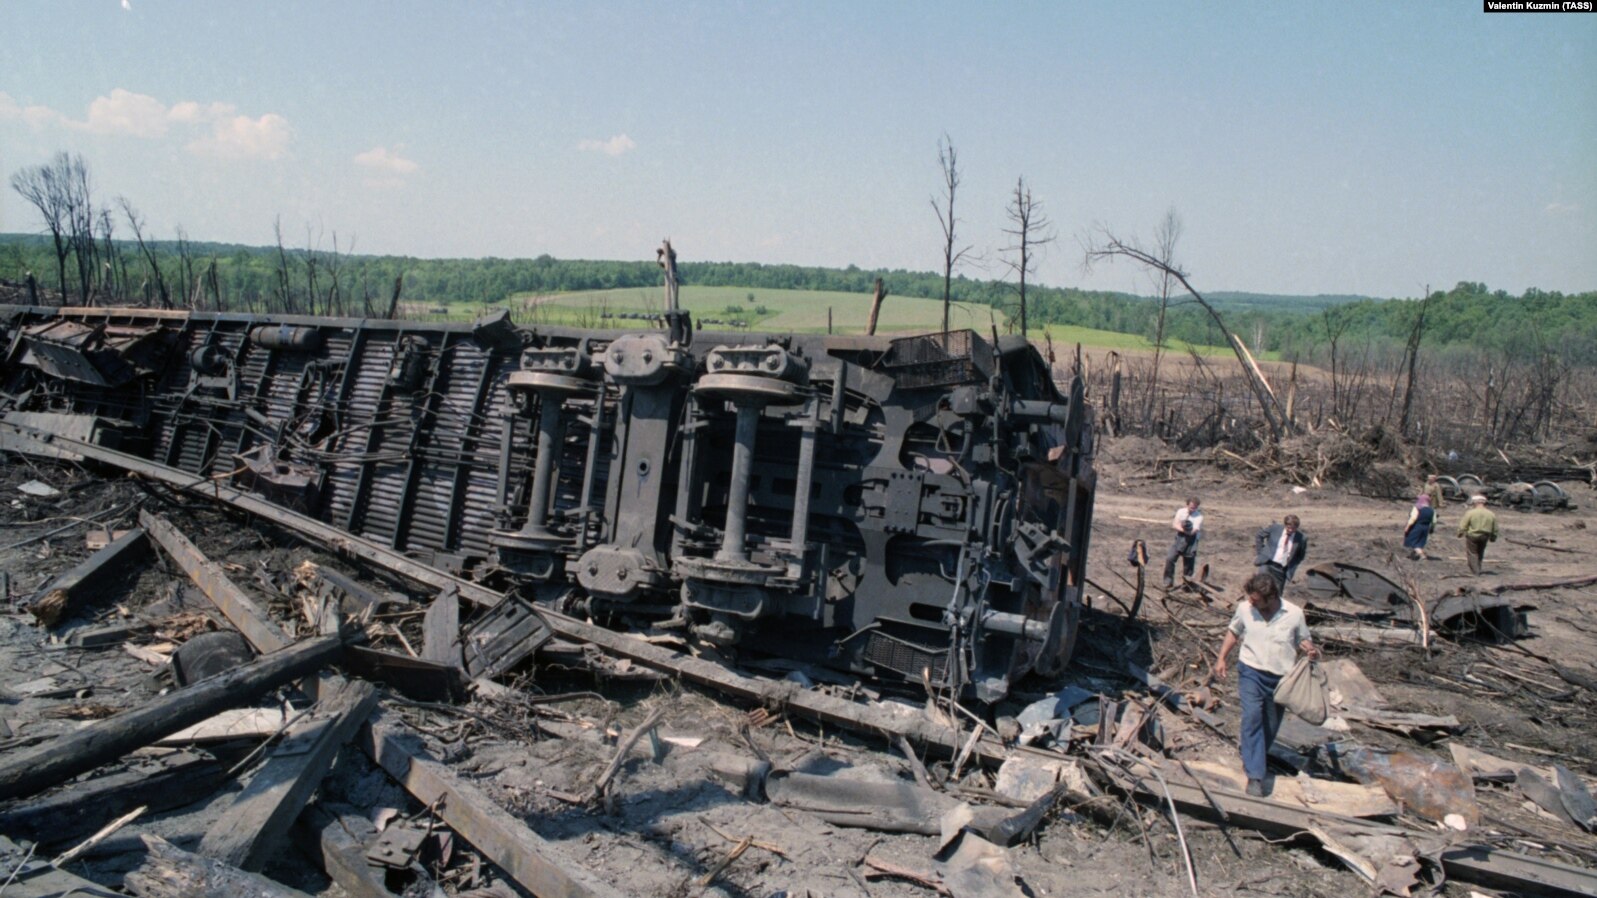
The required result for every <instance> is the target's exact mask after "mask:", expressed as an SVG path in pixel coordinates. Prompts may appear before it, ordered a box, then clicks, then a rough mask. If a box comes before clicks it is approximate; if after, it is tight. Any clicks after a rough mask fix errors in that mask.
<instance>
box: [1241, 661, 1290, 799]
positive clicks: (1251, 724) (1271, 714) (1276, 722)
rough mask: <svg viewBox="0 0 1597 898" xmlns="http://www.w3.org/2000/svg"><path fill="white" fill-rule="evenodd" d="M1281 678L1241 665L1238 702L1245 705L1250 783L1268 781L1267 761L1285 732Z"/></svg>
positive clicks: (1243, 743) (1245, 757)
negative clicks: (1278, 698) (1278, 690)
mask: <svg viewBox="0 0 1597 898" xmlns="http://www.w3.org/2000/svg"><path fill="white" fill-rule="evenodd" d="M1280 682H1281V678H1280V677H1278V676H1276V675H1275V674H1272V673H1266V672H1264V671H1262V670H1254V669H1253V668H1251V667H1249V666H1247V665H1246V664H1243V663H1242V662H1240V661H1239V662H1237V701H1239V702H1240V703H1241V704H1242V737H1241V739H1239V740H1238V741H1239V742H1240V743H1241V748H1242V769H1243V771H1245V772H1246V773H1247V775H1248V779H1250V780H1262V779H1264V773H1265V769H1266V762H1265V759H1266V758H1268V757H1269V756H1270V746H1271V745H1272V744H1274V743H1275V734H1276V731H1277V730H1279V729H1281V706H1280V705H1278V704H1276V703H1275V687H1276V685H1277V684H1279V683H1280Z"/></svg>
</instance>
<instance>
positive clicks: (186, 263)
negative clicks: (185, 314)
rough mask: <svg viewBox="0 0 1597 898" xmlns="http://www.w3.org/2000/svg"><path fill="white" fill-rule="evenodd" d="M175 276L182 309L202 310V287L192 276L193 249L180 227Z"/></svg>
mask: <svg viewBox="0 0 1597 898" xmlns="http://www.w3.org/2000/svg"><path fill="white" fill-rule="evenodd" d="M177 276H178V285H179V287H180V288H181V289H180V290H179V293H180V295H181V296H182V297H183V307H184V308H188V309H203V308H204V304H203V302H202V301H201V297H200V293H201V289H202V287H203V285H202V284H201V283H200V282H199V280H198V279H197V278H195V276H194V248H193V247H192V246H190V245H189V235H188V233H187V232H185V231H184V230H183V226H182V225H178V227H177ZM216 311H221V310H220V309H217V310H216Z"/></svg>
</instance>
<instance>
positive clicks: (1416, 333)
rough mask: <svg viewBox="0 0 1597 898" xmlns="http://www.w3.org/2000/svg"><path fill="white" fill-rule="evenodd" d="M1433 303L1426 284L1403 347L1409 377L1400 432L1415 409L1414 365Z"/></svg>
mask: <svg viewBox="0 0 1597 898" xmlns="http://www.w3.org/2000/svg"><path fill="white" fill-rule="evenodd" d="M1430 304H1431V285H1430V284H1426V285H1425V298H1424V299H1422V300H1420V305H1419V308H1418V309H1417V310H1415V312H1414V326H1413V327H1412V328H1410V329H1409V332H1408V344H1407V345H1406V346H1405V347H1404V348H1403V353H1404V362H1405V363H1406V367H1407V368H1408V377H1407V379H1406V381H1405V383H1404V385H1403V412H1402V414H1401V415H1399V416H1398V424H1397V426H1398V432H1400V433H1403V434H1405V435H1406V434H1407V433H1408V430H1409V422H1410V420H1411V415H1412V413H1413V410H1414V365H1415V363H1416V361H1417V360H1418V359H1419V355H1420V340H1421V339H1422V338H1424V336H1425V312H1426V311H1427V309H1428V308H1429V306H1430Z"/></svg>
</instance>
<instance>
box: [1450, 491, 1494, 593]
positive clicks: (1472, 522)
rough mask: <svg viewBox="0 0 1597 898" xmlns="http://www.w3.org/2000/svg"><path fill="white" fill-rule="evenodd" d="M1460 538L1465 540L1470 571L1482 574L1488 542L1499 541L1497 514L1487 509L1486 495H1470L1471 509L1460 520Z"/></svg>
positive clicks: (1465, 551) (1465, 552)
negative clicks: (1482, 564)
mask: <svg viewBox="0 0 1597 898" xmlns="http://www.w3.org/2000/svg"><path fill="white" fill-rule="evenodd" d="M1458 538H1459V539H1462V540H1463V541H1464V555H1465V556H1466V557H1467V558H1468V559H1469V572H1470V573H1471V574H1474V575H1476V576H1477V577H1478V576H1480V573H1481V562H1482V561H1484V560H1485V559H1486V544H1487V543H1495V542H1497V515H1494V514H1492V513H1491V512H1489V511H1487V510H1486V497H1485V496H1481V495H1475V496H1471V497H1470V499H1469V511H1466V512H1464V516H1463V517H1462V518H1459V520H1458Z"/></svg>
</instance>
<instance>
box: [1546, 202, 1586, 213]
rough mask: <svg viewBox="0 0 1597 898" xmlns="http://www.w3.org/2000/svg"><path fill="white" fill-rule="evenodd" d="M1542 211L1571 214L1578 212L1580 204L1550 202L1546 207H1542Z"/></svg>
mask: <svg viewBox="0 0 1597 898" xmlns="http://www.w3.org/2000/svg"><path fill="white" fill-rule="evenodd" d="M1542 211H1544V212H1546V213H1547V214H1549V215H1571V214H1573V213H1576V212H1579V211H1580V206H1579V205H1577V204H1575V203H1559V202H1552V203H1548V204H1547V208H1546V209H1543V210H1542Z"/></svg>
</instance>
